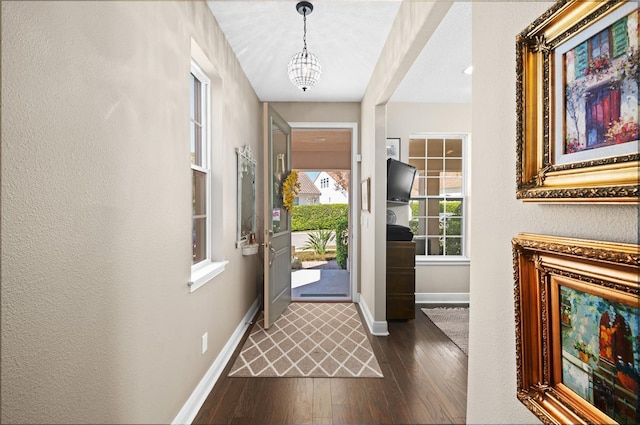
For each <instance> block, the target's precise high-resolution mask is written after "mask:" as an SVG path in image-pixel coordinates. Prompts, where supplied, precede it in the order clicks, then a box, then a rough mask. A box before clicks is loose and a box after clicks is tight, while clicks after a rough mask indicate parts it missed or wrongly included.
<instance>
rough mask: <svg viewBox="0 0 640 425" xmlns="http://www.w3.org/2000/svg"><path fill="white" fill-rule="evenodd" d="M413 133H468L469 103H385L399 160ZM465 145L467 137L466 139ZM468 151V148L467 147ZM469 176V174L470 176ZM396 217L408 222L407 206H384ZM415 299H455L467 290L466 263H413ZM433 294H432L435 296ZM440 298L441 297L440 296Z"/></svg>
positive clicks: (405, 154)
mask: <svg viewBox="0 0 640 425" xmlns="http://www.w3.org/2000/svg"><path fill="white" fill-rule="evenodd" d="M415 133H456V134H470V133H471V104H470V103H446V104H442V103H399V102H392V103H389V104H388V105H387V135H388V137H395V138H398V137H399V138H400V160H401V161H404V162H407V160H408V158H409V136H410V135H411V134H415ZM467 143H468V144H469V145H470V144H471V143H472V142H471V137H470V138H469V139H468V142H467ZM467 152H468V150H467ZM470 177H471V178H473V176H470ZM387 208H388V209H391V210H393V211H394V212H395V213H396V216H397V217H398V221H397V223H398V224H402V225H404V226H407V225H408V222H409V219H408V217H409V214H410V213H411V211H410V210H409V207H408V206H392V205H387ZM416 293H417V294H420V295H419V296H418V300H421V299H422V300H425V299H427V300H428V299H433V300H437V301H442V300H446V299H450V300H452V301H458V300H459V297H460V295H456V296H453V297H450V296H448V294H465V295H462V296H463V297H466V296H467V294H468V293H469V265H468V264H464V265H459V264H457V265H443V264H441V263H438V264H434V263H431V264H429V263H424V262H423V263H416ZM433 294H436V295H435V296H434V295H433ZM443 297H444V298H443Z"/></svg>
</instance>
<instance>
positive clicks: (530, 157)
mask: <svg viewBox="0 0 640 425" xmlns="http://www.w3.org/2000/svg"><path fill="white" fill-rule="evenodd" d="M625 3H628V2H627V1H612V0H608V1H593V2H587V1H581V0H560V1H558V2H557V3H556V4H555V5H554V6H553V7H552V8H551V9H549V10H547V11H546V12H545V13H544V14H543V15H542V16H540V17H539V18H538V19H537V20H536V21H535V22H533V23H532V24H531V25H529V27H527V28H526V29H525V30H524V31H523V32H522V33H520V34H519V35H518V36H517V38H516V56H517V58H516V60H517V62H516V72H517V139H518V140H517V165H516V172H517V192H516V197H517V198H518V199H522V200H524V201H539V202H540V201H542V202H552V201H561V202H576V201H577V202H638V195H639V193H640V190H639V188H640V185H639V180H640V172H639V169H640V154H639V153H638V152H635V153H632V154H628V155H621V156H614V157H603V158H598V159H595V160H589V161H586V162H573V163H567V164H555V163H554V159H553V158H554V139H555V137H554V134H555V127H554V126H556V125H562V123H556V122H555V118H554V116H555V111H554V105H555V103H554V102H555V100H554V97H555V96H554V93H555V87H554V85H555V83H554V79H553V75H554V72H555V67H556V66H561V65H560V64H558V65H556V64H555V63H554V56H553V53H554V50H555V48H556V47H557V46H559V45H560V44H561V43H563V42H564V41H566V40H567V39H569V38H570V37H572V36H574V35H576V34H578V33H579V32H580V31H582V30H583V29H585V28H586V27H588V26H589V25H591V24H593V23H595V22H597V21H598V20H600V19H602V18H603V17H605V16H606V15H608V14H610V13H611V12H613V11H614V10H616V9H618V8H619V7H620V6H622V5H623V4H625Z"/></svg>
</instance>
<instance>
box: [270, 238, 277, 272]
mask: <svg viewBox="0 0 640 425" xmlns="http://www.w3.org/2000/svg"><path fill="white" fill-rule="evenodd" d="M271 254H273V257H272V256H271ZM275 257H276V250H275V249H274V248H273V245H271V242H269V267H271V265H272V264H273V260H274V259H275Z"/></svg>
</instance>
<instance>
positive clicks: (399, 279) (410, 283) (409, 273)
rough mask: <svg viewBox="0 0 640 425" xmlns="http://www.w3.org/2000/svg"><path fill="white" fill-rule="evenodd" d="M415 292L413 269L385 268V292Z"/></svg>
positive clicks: (414, 273)
mask: <svg viewBox="0 0 640 425" xmlns="http://www.w3.org/2000/svg"><path fill="white" fill-rule="evenodd" d="M415 292H416V272H415V270H414V269H395V268H393V269H387V294H413V293H415Z"/></svg>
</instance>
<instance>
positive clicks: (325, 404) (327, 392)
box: [313, 378, 331, 418]
mask: <svg viewBox="0 0 640 425" xmlns="http://www.w3.org/2000/svg"><path fill="white" fill-rule="evenodd" d="M313 417H314V418H330V417H331V378H313Z"/></svg>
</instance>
